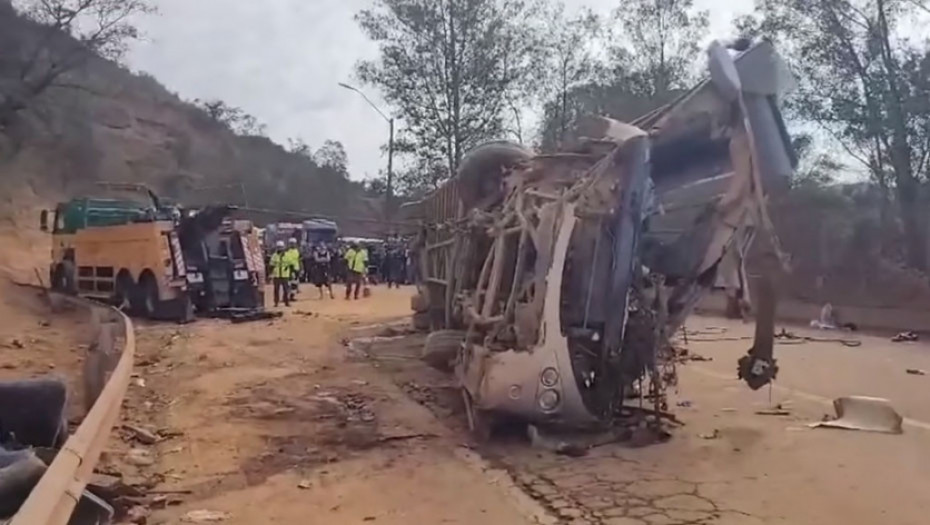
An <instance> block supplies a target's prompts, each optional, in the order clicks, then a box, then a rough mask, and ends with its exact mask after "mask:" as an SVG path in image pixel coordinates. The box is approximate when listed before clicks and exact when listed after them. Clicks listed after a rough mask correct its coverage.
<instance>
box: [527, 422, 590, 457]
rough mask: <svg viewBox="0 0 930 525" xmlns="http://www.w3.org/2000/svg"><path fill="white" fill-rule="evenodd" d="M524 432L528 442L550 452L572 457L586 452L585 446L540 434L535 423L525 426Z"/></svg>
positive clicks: (583, 454)
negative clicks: (528, 439)
mask: <svg viewBox="0 0 930 525" xmlns="http://www.w3.org/2000/svg"><path fill="white" fill-rule="evenodd" d="M526 434H527V436H528V437H529V438H530V443H531V444H532V445H533V446H534V447H536V448H540V449H543V450H549V451H551V452H555V453H556V454H560V455H563V456H569V457H573V458H574V457H581V456H585V455H587V454H588V449H587V447H584V446H581V445H578V444H576V443H569V442H567V441H563V440H561V439H553V438H549V437H547V436H544V435H542V433H540V431H539V429H538V428H537V427H536V425H529V426H527V427H526Z"/></svg>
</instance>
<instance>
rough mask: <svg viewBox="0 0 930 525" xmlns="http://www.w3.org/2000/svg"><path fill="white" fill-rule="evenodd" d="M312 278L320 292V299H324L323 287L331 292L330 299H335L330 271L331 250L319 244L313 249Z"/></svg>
mask: <svg viewBox="0 0 930 525" xmlns="http://www.w3.org/2000/svg"><path fill="white" fill-rule="evenodd" d="M311 257H312V264H313V266H312V267H311V268H310V274H311V275H310V277H311V279H312V281H313V284H314V285H315V286H316V287H317V289H319V290H320V299H322V298H323V287H324V286H325V287H326V289H327V290H329V298H330V299H333V285H332V283H331V282H330V276H329V269H330V265H331V264H332V261H331V255H330V251H329V248H327V247H326V245H325V244H323V243H319V244H317V245H316V246H315V247H314V248H313V253H312V255H311Z"/></svg>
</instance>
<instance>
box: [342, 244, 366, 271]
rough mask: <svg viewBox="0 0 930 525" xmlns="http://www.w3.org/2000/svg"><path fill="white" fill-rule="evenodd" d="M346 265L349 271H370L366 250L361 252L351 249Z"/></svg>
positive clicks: (347, 255) (347, 252) (348, 251)
mask: <svg viewBox="0 0 930 525" xmlns="http://www.w3.org/2000/svg"><path fill="white" fill-rule="evenodd" d="M346 265H348V267H349V271H352V272H356V273H365V270H367V269H368V252H367V251H365V249H364V248H363V249H360V250H353V249H352V248H349V249H348V250H346Z"/></svg>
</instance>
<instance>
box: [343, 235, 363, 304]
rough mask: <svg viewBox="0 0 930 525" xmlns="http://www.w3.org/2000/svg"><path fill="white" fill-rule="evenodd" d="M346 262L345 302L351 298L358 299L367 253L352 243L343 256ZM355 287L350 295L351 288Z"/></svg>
mask: <svg viewBox="0 0 930 525" xmlns="http://www.w3.org/2000/svg"><path fill="white" fill-rule="evenodd" d="M345 261H346V269H347V272H346V301H348V300H349V299H351V298H353V297H354V298H355V299H358V294H359V290H360V289H361V287H362V279H364V278H365V271H366V270H367V269H368V252H366V251H365V249H364V248H359V246H358V244H356V243H354V242H353V243H352V244H351V245H350V246H349V249H348V250H346V254H345ZM353 286H355V293H354V294H353V293H352V287H353Z"/></svg>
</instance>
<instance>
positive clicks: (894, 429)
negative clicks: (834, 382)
mask: <svg viewBox="0 0 930 525" xmlns="http://www.w3.org/2000/svg"><path fill="white" fill-rule="evenodd" d="M833 408H834V409H835V410H836V418H835V419H828V420H826V421H818V422H816V423H811V424H810V425H809V426H810V427H812V428H823V427H827V428H842V429H846V430H863V431H867V432H882V433H886V434H901V433H903V432H904V429H903V423H904V418H902V417H901V415H900V414H898V412H897V411H896V410H895V409H894V407H892V406H891V403H890V402H889V401H888V400H887V399H882V398H878V397H865V396H848V397H841V398H838V399H835V400H834V401H833Z"/></svg>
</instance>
